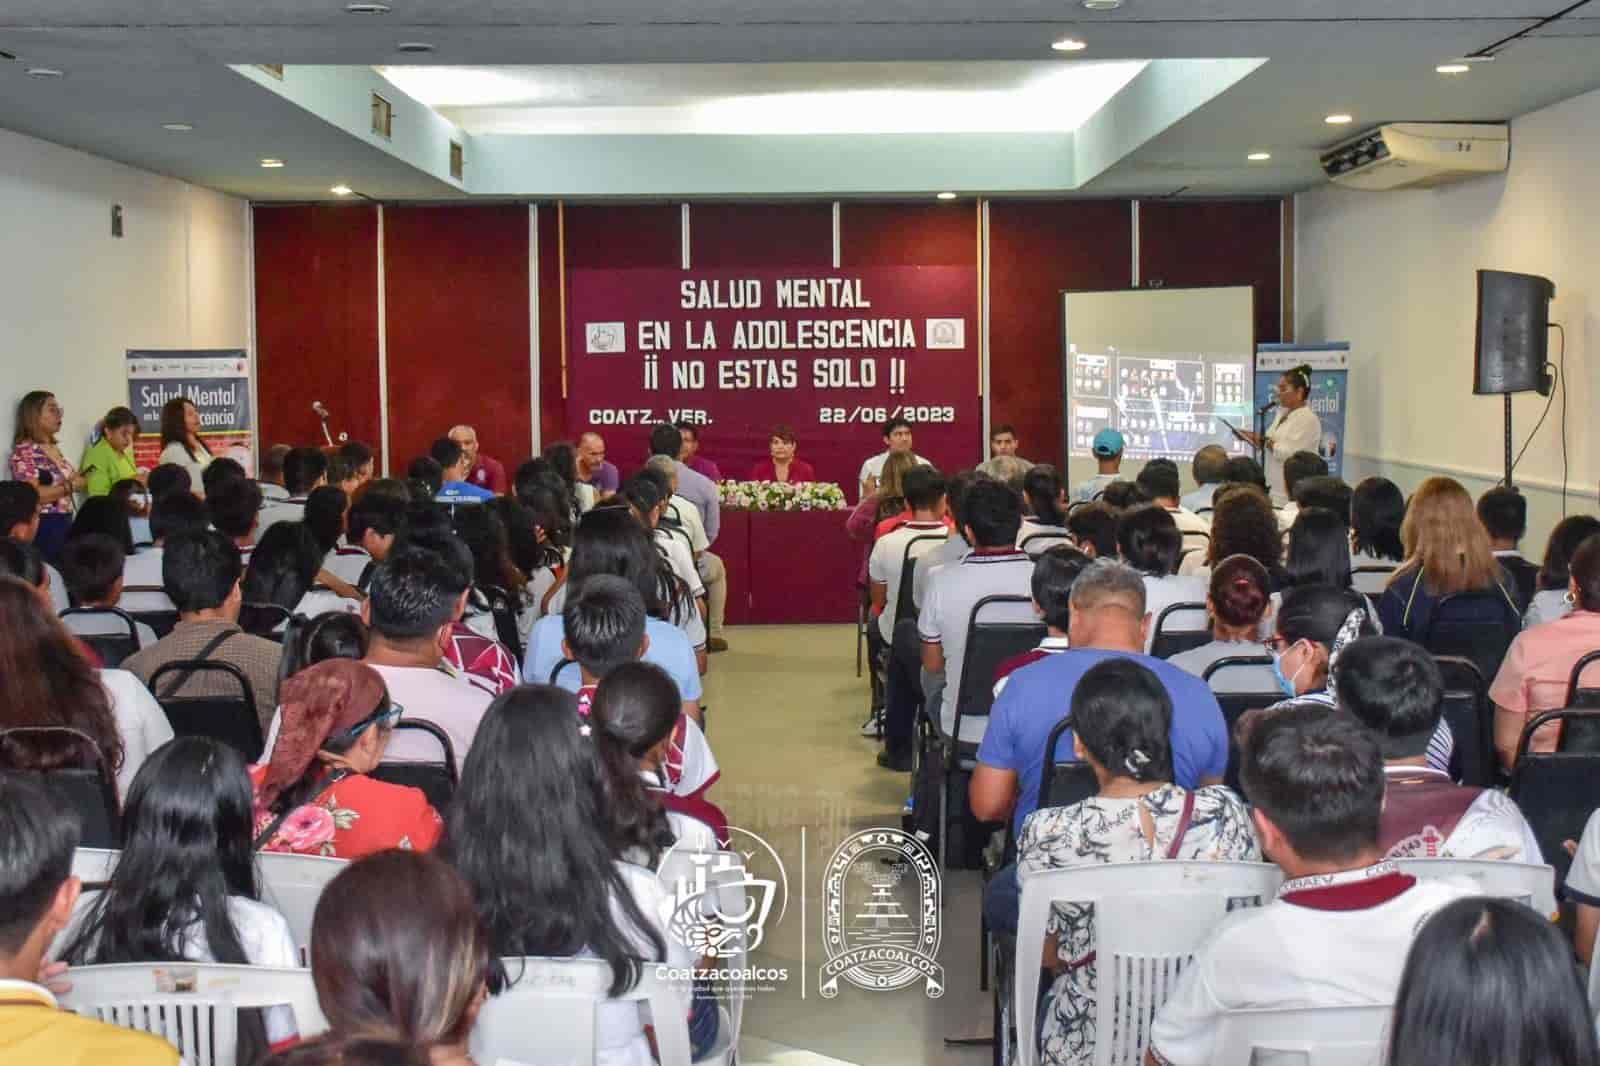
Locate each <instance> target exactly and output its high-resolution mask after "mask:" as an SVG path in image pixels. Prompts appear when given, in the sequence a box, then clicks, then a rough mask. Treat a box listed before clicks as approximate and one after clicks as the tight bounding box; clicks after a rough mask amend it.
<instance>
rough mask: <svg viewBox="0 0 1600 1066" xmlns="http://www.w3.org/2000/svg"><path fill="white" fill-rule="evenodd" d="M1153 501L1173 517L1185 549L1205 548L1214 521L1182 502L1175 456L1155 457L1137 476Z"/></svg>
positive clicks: (1138, 483) (1145, 492)
mask: <svg viewBox="0 0 1600 1066" xmlns="http://www.w3.org/2000/svg"><path fill="white" fill-rule="evenodd" d="M1134 484H1136V485H1138V486H1139V490H1140V491H1141V492H1143V493H1144V494H1145V495H1146V496H1148V497H1150V502H1151V503H1153V504H1155V505H1156V506H1157V507H1160V508H1161V509H1162V510H1164V511H1166V512H1167V513H1168V514H1170V515H1171V516H1172V520H1173V521H1174V522H1175V523H1177V526H1178V532H1179V533H1182V534H1183V538H1184V539H1183V546H1184V547H1185V548H1197V549H1202V550H1203V549H1204V548H1205V546H1206V544H1207V543H1208V542H1209V540H1210V538H1211V523H1210V522H1208V521H1206V520H1205V519H1204V518H1201V517H1200V516H1199V515H1197V514H1195V513H1194V512H1193V511H1191V510H1189V509H1188V508H1186V507H1184V506H1183V505H1182V504H1180V503H1179V502H1178V493H1179V490H1180V485H1179V480H1178V464H1177V463H1174V462H1173V461H1172V460H1171V459H1151V460H1150V461H1149V462H1147V463H1145V464H1144V469H1143V470H1141V471H1139V476H1138V477H1137V478H1135V479H1134Z"/></svg>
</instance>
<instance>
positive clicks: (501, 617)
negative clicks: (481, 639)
mask: <svg viewBox="0 0 1600 1066" xmlns="http://www.w3.org/2000/svg"><path fill="white" fill-rule="evenodd" d="M473 587H474V588H475V589H476V590H477V591H478V592H479V593H480V594H481V595H482V596H483V598H484V599H485V600H486V601H487V602H488V604H489V614H490V616H491V617H492V618H493V619H494V632H495V636H496V637H498V638H499V640H500V643H502V644H504V645H505V646H506V648H507V649H508V650H509V651H510V652H511V657H512V658H513V659H515V660H516V661H517V662H519V663H520V662H521V661H522V656H523V653H524V652H526V651H527V649H526V648H524V647H523V646H522V632H521V631H520V630H519V629H517V602H516V600H514V599H512V598H511V593H509V592H507V591H506V590H505V589H503V588H501V587H500V586H499V585H475V586H473Z"/></svg>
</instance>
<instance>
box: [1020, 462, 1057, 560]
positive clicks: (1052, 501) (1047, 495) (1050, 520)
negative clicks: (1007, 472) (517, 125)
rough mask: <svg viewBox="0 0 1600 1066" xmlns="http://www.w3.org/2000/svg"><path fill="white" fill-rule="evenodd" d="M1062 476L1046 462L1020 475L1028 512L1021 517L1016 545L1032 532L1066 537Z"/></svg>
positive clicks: (1023, 497) (1031, 534) (1032, 533)
mask: <svg viewBox="0 0 1600 1066" xmlns="http://www.w3.org/2000/svg"><path fill="white" fill-rule="evenodd" d="M1061 494H1062V486H1061V475H1060V474H1059V473H1057V472H1056V468H1055V467H1053V466H1051V465H1050V464H1048V463H1039V464H1037V465H1035V466H1033V467H1031V468H1030V469H1029V470H1028V472H1027V473H1026V474H1024V475H1022V499H1023V502H1024V503H1026V504H1027V511H1028V513H1027V514H1025V515H1023V516H1022V528H1021V529H1019V530H1018V531H1017V543H1018V544H1019V545H1020V544H1021V543H1022V542H1023V541H1025V540H1027V539H1028V538H1029V537H1031V536H1033V535H1034V534H1035V533H1060V534H1061V535H1062V537H1063V538H1064V537H1065V536H1066V535H1067V513H1066V511H1065V510H1063V509H1062V507H1061Z"/></svg>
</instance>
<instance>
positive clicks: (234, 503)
mask: <svg viewBox="0 0 1600 1066" xmlns="http://www.w3.org/2000/svg"><path fill="white" fill-rule="evenodd" d="M212 465H213V466H215V465H216V464H215V463H213V464H212ZM261 506H262V496H261V485H260V484H259V483H258V482H256V481H252V480H251V479H249V478H244V477H237V478H228V479H226V480H224V481H223V482H222V483H221V484H218V485H215V486H213V487H212V489H211V491H209V492H208V493H207V494H206V511H207V513H208V514H210V516H211V527H212V528H213V529H215V530H216V531H217V532H218V533H221V534H223V535H224V536H226V537H227V538H228V539H229V540H232V541H233V543H234V544H235V545H236V546H237V547H238V549H239V557H240V559H241V561H242V562H244V564H245V565H246V566H248V565H249V564H250V554H251V553H252V552H254V551H255V545H256V525H257V523H258V522H260V520H261Z"/></svg>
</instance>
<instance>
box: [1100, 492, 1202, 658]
mask: <svg viewBox="0 0 1600 1066" xmlns="http://www.w3.org/2000/svg"><path fill="white" fill-rule="evenodd" d="M1182 550H1183V535H1182V534H1181V533H1180V532H1179V531H1178V524H1177V523H1176V522H1175V521H1173V518H1172V514H1171V512H1169V511H1168V510H1166V509H1165V508H1163V507H1161V506H1159V505H1157V504H1146V505H1144V506H1142V507H1135V508H1134V509H1133V510H1131V511H1128V512H1126V513H1125V514H1124V515H1123V516H1122V520H1121V521H1120V522H1118V523H1117V551H1118V554H1120V555H1121V556H1122V561H1123V562H1125V563H1127V564H1128V565H1129V566H1131V567H1133V569H1135V570H1137V571H1138V572H1139V574H1140V575H1141V576H1142V577H1143V578H1144V609H1145V613H1146V614H1148V615H1149V616H1150V627H1149V631H1148V632H1147V633H1146V634H1145V640H1144V651H1145V654H1147V655H1148V654H1149V653H1150V648H1151V646H1152V645H1153V644H1154V642H1155V638H1156V630H1157V629H1159V628H1160V627H1161V621H1162V619H1161V616H1162V614H1163V612H1165V611H1166V610H1167V608H1169V607H1173V606H1176V605H1178V604H1184V603H1192V604H1199V603H1203V602H1205V598H1206V578H1204V577H1198V576H1190V577H1180V576H1178V557H1179V554H1180V552H1182ZM1173 628H1174V629H1180V628H1182V626H1181V625H1174V626H1173Z"/></svg>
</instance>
